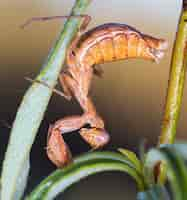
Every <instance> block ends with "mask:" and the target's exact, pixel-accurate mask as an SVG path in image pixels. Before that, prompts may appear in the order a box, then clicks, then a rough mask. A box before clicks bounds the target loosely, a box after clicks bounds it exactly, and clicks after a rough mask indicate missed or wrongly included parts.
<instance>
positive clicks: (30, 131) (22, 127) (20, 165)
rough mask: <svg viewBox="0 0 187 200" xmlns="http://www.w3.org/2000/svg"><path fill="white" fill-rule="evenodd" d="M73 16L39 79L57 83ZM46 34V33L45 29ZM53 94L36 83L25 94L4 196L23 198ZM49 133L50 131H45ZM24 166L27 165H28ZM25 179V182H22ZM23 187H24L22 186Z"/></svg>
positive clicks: (79, 10) (80, 4)
mask: <svg viewBox="0 0 187 200" xmlns="http://www.w3.org/2000/svg"><path fill="white" fill-rule="evenodd" d="M89 2H90V0H77V1H76V3H75V5H74V7H73V9H72V13H71V14H72V15H80V14H83V12H84V10H85V8H86V7H87V6H88V4H89ZM80 21H81V20H80V19H78V18H76V19H75V18H70V19H69V20H68V21H67V22H66V23H65V26H64V29H63V31H61V33H60V35H59V37H58V39H57V41H56V43H55V45H54V48H53V49H52V50H51V52H50V54H49V56H48V58H47V60H46V62H45V64H44V66H43V68H42V70H41V72H40V74H39V75H38V76H37V79H38V80H40V81H44V82H46V83H47V84H48V85H49V86H50V87H54V86H55V84H56V82H57V78H58V75H59V73H60V71H61V67H62V64H63V62H64V59H65V54H66V49H67V47H68V45H69V43H70V41H71V39H72V38H73V36H74V35H75V33H76V31H77V30H78V27H79V25H80ZM44 34H45V33H44ZM51 95H52V91H51V89H49V88H48V87H46V86H44V85H42V84H39V83H37V82H35V83H33V84H32V86H31V87H30V88H29V89H28V90H27V92H26V94H25V95H24V97H23V100H22V102H21V105H20V106H19V109H18V111H17V114H16V118H15V121H14V123H13V127H12V130H11V135H10V139H9V144H8V148H7V152H6V155H5V159H4V162H3V170H2V177H1V198H0V199H1V200H13V199H20V198H21V196H22V193H23V191H24V187H25V185H26V177H27V175H28V171H29V165H28V163H29V162H28V161H29V154H30V149H31V146H32V144H33V142H34V138H35V136H36V133H37V130H38V128H39V125H40V123H41V121H42V119H43V116H44V112H45V110H46V108H47V105H48V102H49V100H50V97H51ZM46 135H47V133H46ZM25 166H27V167H26V169H25ZM23 182H25V183H24V184H23ZM20 187H21V191H20V190H19V188H20Z"/></svg>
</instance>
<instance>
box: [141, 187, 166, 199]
mask: <svg viewBox="0 0 187 200" xmlns="http://www.w3.org/2000/svg"><path fill="white" fill-rule="evenodd" d="M169 199H170V197H169V194H168V192H167V190H166V188H165V187H164V186H158V185H155V186H154V187H152V188H151V189H150V190H147V191H144V192H139V193H138V195H137V200H169Z"/></svg>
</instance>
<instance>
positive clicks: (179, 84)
mask: <svg viewBox="0 0 187 200" xmlns="http://www.w3.org/2000/svg"><path fill="white" fill-rule="evenodd" d="M185 20H187V11H183V12H182V14H181V17H180V20H179V25H178V32H177V35H176V41H175V44H174V49H173V55H172V61H171V69H170V78H169V83H168V90H167V98H166V105H165V112H164V116H163V121H162V130H161V135H160V138H159V145H161V144H172V143H173V142H174V140H175V135H176V129H177V122H178V119H179V114H180V108H181V102H182V96H183V88H184V81H185V72H186V58H187V54H186V42H187V21H185Z"/></svg>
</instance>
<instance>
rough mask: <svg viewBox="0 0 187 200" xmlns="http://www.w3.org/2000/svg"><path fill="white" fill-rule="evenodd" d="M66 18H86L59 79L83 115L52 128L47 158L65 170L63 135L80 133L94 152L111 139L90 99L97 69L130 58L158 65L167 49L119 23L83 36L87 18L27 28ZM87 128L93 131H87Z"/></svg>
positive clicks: (67, 153)
mask: <svg viewBox="0 0 187 200" xmlns="http://www.w3.org/2000/svg"><path fill="white" fill-rule="evenodd" d="M64 17H66V18H67V17H82V18H83V21H82V24H81V26H80V31H79V33H78V34H77V36H76V37H75V38H74V39H73V41H72V42H71V45H70V47H69V48H68V50H67V56H66V62H67V66H68V67H67V68H66V69H65V70H63V71H62V73H61V74H60V76H59V80H60V83H61V85H62V87H63V91H64V96H65V98H66V99H68V100H70V99H71V97H72V96H74V97H75V98H76V100H77V101H78V102H79V104H80V106H81V108H82V110H83V114H82V115H75V116H70V117H65V118H63V119H60V120H58V121H57V122H55V123H54V124H53V125H50V128H49V131H48V139H47V155H48V157H49V159H50V160H51V161H52V162H53V163H54V164H55V165H56V166H57V167H63V166H64V165H66V164H68V163H69V162H70V161H71V153H70V150H69V148H68V146H67V144H66V143H65V141H64V139H63V137H62V135H63V134H64V133H69V132H71V131H75V130H79V133H80V135H81V137H82V138H83V139H84V140H85V141H86V142H87V143H88V144H89V145H90V146H91V147H92V148H93V149H97V148H100V147H103V146H104V145H105V144H107V143H108V141H109V139H110V137H109V134H108V133H107V131H106V130H105V127H104V121H103V119H102V118H101V117H100V116H99V115H98V113H97V112H96V109H95V106H94V104H93V102H92V100H91V97H90V96H89V89H90V86H91V81H92V77H93V75H94V74H95V75H98V76H100V75H101V74H102V70H101V68H97V67H96V65H97V64H100V63H105V62H110V61H116V60H120V59H129V58H143V59H146V60H152V61H156V62H158V61H159V60H160V59H161V58H162V57H163V56H164V51H165V50H166V49H167V46H168V45H167V42H166V41H165V40H164V39H157V38H154V37H151V36H149V35H145V34H142V33H141V32H139V31H137V30H136V29H135V28H133V27H130V26H128V25H125V24H118V23H109V24H103V25H100V26H98V27H96V28H93V29H91V30H90V31H88V32H86V33H83V34H82V32H83V31H84V30H85V29H86V27H87V25H88V23H89V22H90V19H91V18H90V16H88V15H80V16H52V17H40V18H32V19H31V20H29V21H28V22H26V23H25V24H24V26H25V25H27V24H28V23H30V22H31V21H36V20H49V19H54V18H64ZM87 124H88V125H89V126H90V127H89V128H84V126H85V125H87Z"/></svg>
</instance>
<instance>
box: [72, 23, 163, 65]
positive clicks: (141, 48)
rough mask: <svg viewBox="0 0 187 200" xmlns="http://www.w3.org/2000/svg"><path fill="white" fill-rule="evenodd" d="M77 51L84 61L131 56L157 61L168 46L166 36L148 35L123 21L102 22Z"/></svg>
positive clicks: (80, 60) (113, 59)
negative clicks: (158, 37) (161, 37)
mask: <svg viewBox="0 0 187 200" xmlns="http://www.w3.org/2000/svg"><path fill="white" fill-rule="evenodd" d="M83 38H84V39H82V40H80V42H79V45H78V46H79V47H78V48H77V50H76V51H75V54H76V60H78V61H79V62H80V63H82V64H88V65H93V64H99V63H104V62H109V61H115V60H120V59H127V58H143V59H150V60H154V61H155V60H156V61H157V59H160V58H161V57H162V56H163V52H162V50H164V49H166V48H167V43H166V41H165V40H163V39H157V38H153V37H151V36H148V35H144V34H142V33H140V32H139V31H137V30H135V29H134V28H132V27H129V26H127V25H122V24H105V25H101V26H99V27H97V28H95V29H93V30H91V31H89V32H87V33H85V35H83Z"/></svg>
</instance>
